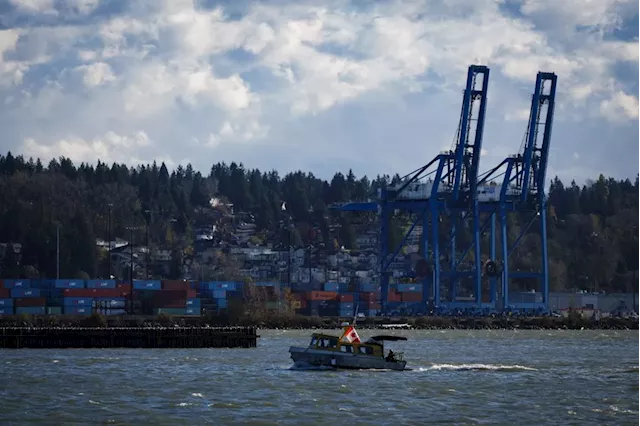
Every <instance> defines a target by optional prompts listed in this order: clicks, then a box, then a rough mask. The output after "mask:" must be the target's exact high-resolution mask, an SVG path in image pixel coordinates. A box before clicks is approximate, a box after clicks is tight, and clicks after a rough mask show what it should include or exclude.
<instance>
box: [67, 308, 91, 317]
mask: <svg viewBox="0 0 640 426" xmlns="http://www.w3.org/2000/svg"><path fill="white" fill-rule="evenodd" d="M64 313H65V315H91V314H92V313H93V308H91V306H65V307H64Z"/></svg>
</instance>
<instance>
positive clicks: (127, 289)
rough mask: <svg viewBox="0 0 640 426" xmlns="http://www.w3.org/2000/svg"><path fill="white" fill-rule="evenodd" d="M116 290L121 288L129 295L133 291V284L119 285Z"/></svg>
mask: <svg viewBox="0 0 640 426" xmlns="http://www.w3.org/2000/svg"><path fill="white" fill-rule="evenodd" d="M116 288H119V289H120V290H122V291H125V292H127V293H128V292H130V291H131V284H118V285H117V286H116Z"/></svg>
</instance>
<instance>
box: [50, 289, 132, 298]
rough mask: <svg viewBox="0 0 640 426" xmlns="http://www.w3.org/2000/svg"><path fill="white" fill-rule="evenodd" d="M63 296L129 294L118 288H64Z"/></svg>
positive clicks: (116, 295) (123, 295)
mask: <svg viewBox="0 0 640 426" xmlns="http://www.w3.org/2000/svg"><path fill="white" fill-rule="evenodd" d="M62 294H63V296H64V297H127V296H128V295H129V294H128V293H127V292H125V291H123V290H122V289H120V288H65V289H64V290H62Z"/></svg>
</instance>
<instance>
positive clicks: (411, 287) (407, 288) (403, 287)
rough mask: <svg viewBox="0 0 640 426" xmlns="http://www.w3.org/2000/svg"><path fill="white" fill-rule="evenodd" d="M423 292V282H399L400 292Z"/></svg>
mask: <svg viewBox="0 0 640 426" xmlns="http://www.w3.org/2000/svg"><path fill="white" fill-rule="evenodd" d="M406 292H412V293H418V292H419V293H422V284H398V293H406Z"/></svg>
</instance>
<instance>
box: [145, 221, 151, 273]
mask: <svg viewBox="0 0 640 426" xmlns="http://www.w3.org/2000/svg"><path fill="white" fill-rule="evenodd" d="M144 212H145V217H144V219H145V220H144V224H145V225H144V234H145V235H144V245H145V251H146V254H145V261H144V276H145V279H147V280H148V279H149V221H150V220H151V212H150V211H149V210H145V211H144Z"/></svg>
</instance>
